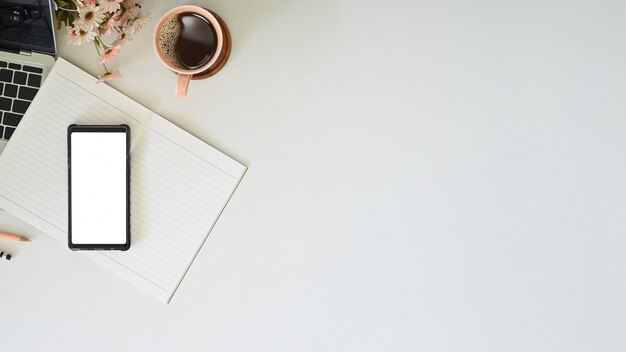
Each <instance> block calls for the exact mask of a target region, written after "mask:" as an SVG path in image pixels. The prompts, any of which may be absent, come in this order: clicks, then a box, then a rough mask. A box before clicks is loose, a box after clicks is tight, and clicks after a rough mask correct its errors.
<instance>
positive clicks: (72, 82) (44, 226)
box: [0, 58, 246, 302]
mask: <svg viewBox="0 0 626 352" xmlns="http://www.w3.org/2000/svg"><path fill="white" fill-rule="evenodd" d="M95 82H96V79H95V78H93V77H92V76H90V75H89V74H87V73H86V72H84V71H82V70H80V69H79V68H77V67H76V66H74V65H72V64H70V63H69V62H67V61H65V60H63V59H61V58H59V59H58V60H57V62H56V64H55V65H54V68H53V69H52V71H51V72H50V74H49V76H48V78H47V79H46V81H45V82H44V84H43V86H42V88H41V90H40V91H39V93H37V96H36V97H35V100H34V101H33V103H32V105H31V106H30V108H29V109H28V112H27V113H26V115H25V116H24V117H23V119H22V121H21V122H20V125H19V127H18V128H17V130H16V131H15V133H14V134H13V136H12V137H11V140H10V141H9V143H8V144H7V146H6V148H5V149H4V151H3V152H2V153H1V154H0V208H2V209H4V210H6V211H8V212H9V213H11V214H13V215H15V216H17V217H19V218H21V219H22V220H24V221H26V222H27V223H30V224H31V225H33V226H35V227H37V228H38V229H40V230H41V231H43V232H45V233H48V234H49V235H51V236H52V237H54V238H56V239H58V240H59V241H61V242H63V245H66V244H67V211H68V209H67V208H68V205H67V126H68V125H70V124H72V123H76V124H120V123H125V124H128V125H129V126H130V128H131V229H132V232H131V248H130V249H129V250H128V251H127V252H115V251H111V252H104V251H103V252H97V251H96V252H91V251H90V252H82V253H83V254H84V255H86V256H88V257H89V258H91V259H92V260H94V261H96V262H98V263H99V264H101V265H103V266H104V267H106V268H108V269H110V270H112V271H113V272H115V273H117V274H119V275H120V276H122V277H124V278H126V279H128V280H129V281H131V282H133V283H134V284H136V285H138V286H140V287H141V288H143V289H144V290H146V291H148V292H149V293H151V294H152V295H154V296H155V297H157V298H158V299H160V300H162V301H165V302H169V301H170V299H171V298H172V295H173V294H174V292H175V291H176V288H177V287H178V285H179V284H180V282H181V280H182V278H183V276H184V275H185V273H186V272H187V269H188V268H189V266H190V265H191V263H192V262H193V260H194V258H195V256H196V254H197V253H198V251H199V250H200V248H201V246H202V244H203V243H204V241H205V240H206V238H207V236H208V233H209V231H211V229H212V227H213V225H214V224H215V222H216V221H217V218H218V217H219V215H220V214H221V212H222V210H223V209H224V207H225V206H226V203H227V202H228V200H229V199H230V197H231V195H232V194H233V192H234V191H235V188H236V187H237V185H238V184H239V181H240V180H241V178H242V177H243V174H244V173H245V171H246V167H245V166H243V165H241V164H240V163H238V162H236V161H235V160H233V159H231V158H230V157H228V156H226V155H224V154H223V153H221V152H220V151H218V150H216V149H215V148H213V147H211V146H210V145H208V144H206V143H204V142H202V141H201V140H199V139H197V138H196V137H194V136H192V135H191V134H189V133H187V132H185V131H183V130H182V129H180V128H178V127H177V126H175V125H173V124H171V123H170V122H168V121H167V120H165V119H164V118H162V117H161V116H159V115H157V114H155V113H153V112H152V111H150V110H148V109H147V108H145V107H143V106H141V105H140V104H138V103H136V102H135V101H133V100H132V99H130V98H128V97H126V96H124V95H123V94H121V93H119V92H118V91H116V90H115V89H113V88H111V87H109V86H107V85H105V84H96V83H95ZM68 251H69V249H68Z"/></svg>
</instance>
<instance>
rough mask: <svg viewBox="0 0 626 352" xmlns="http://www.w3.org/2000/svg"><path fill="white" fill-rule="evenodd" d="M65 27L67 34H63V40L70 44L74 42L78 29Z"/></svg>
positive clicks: (74, 43)
mask: <svg viewBox="0 0 626 352" xmlns="http://www.w3.org/2000/svg"><path fill="white" fill-rule="evenodd" d="M65 28H66V29H67V34H66V35H65V42H66V43H68V44H71V45H77V44H76V38H77V37H78V33H77V32H78V30H77V29H76V28H75V27H65Z"/></svg>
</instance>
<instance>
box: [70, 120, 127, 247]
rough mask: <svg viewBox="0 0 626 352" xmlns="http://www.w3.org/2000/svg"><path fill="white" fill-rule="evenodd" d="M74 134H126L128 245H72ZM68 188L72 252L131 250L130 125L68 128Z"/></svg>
mask: <svg viewBox="0 0 626 352" xmlns="http://www.w3.org/2000/svg"><path fill="white" fill-rule="evenodd" d="M73 132H124V133H125V134H126V243H123V244H114V245H112V244H98V243H93V244H74V243H72V169H71V165H72V163H71V160H72V142H71V138H70V137H71V134H72V133H73ZM67 176H68V177H67V187H68V231H67V234H68V236H67V245H68V247H69V248H70V249H71V250H121V251H126V250H128V249H129V248H130V127H128V125H124V124H122V125H76V124H72V125H69V126H68V127H67Z"/></svg>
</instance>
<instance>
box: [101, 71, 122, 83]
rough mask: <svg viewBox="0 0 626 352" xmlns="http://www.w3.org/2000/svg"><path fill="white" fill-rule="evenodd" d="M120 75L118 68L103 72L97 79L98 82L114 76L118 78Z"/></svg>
mask: <svg viewBox="0 0 626 352" xmlns="http://www.w3.org/2000/svg"><path fill="white" fill-rule="evenodd" d="M120 77H122V74H121V73H120V71H118V70H111V72H107V73H105V74H103V75H102V76H99V77H98V78H99V80H98V83H100V82H104V81H110V80H113V79H116V78H120Z"/></svg>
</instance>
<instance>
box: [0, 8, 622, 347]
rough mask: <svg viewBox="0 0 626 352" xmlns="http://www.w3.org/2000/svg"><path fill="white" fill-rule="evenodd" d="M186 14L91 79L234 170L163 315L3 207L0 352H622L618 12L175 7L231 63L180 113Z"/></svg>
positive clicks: (69, 51) (77, 57)
mask: <svg viewBox="0 0 626 352" xmlns="http://www.w3.org/2000/svg"><path fill="white" fill-rule="evenodd" d="M184 3H185V2H183V1H168V2H165V1H163V2H157V1H146V2H145V4H144V5H145V9H147V10H149V11H151V12H152V13H153V16H154V19H153V21H152V22H151V24H150V26H148V28H147V29H145V30H144V31H143V32H142V33H141V34H140V36H139V37H138V38H137V39H136V40H135V41H134V42H132V43H131V44H130V45H128V46H127V47H126V48H124V50H123V52H122V56H121V60H118V61H117V62H118V63H121V67H120V68H121V70H122V73H123V75H124V78H123V79H122V80H119V81H117V82H115V83H113V86H115V87H116V88H118V89H119V90H121V91H122V92H124V93H126V94H128V95H129V96H131V97H133V98H134V99H136V100H138V101H139V102H141V103H142V104H144V105H146V106H147V107H148V108H150V109H153V110H155V111H157V112H158V113H160V114H162V115H163V116H165V117H167V118H169V119H171V120H172V121H173V122H175V123H176V124H178V125H179V126H181V127H183V128H185V129H186V130H188V131H190V132H192V133H193V134H195V135H197V136H198V137H200V138H202V139H203V140H205V141H207V142H209V143H211V144H212V145H214V146H216V147H217V148H219V149H221V150H222V151H224V152H226V153H227V154H229V155H231V156H233V157H234V158H236V159H237V160H239V161H241V162H243V163H244V164H246V165H248V166H249V171H248V173H247V174H246V176H245V178H244V180H243V182H242V184H241V186H240V187H239V189H238V190H237V192H236V193H235V196H234V198H233V199H232V201H231V203H230V204H229V206H228V207H227V208H226V211H225V212H224V214H223V215H222V217H221V219H220V220H219V222H218V223H217V225H216V227H215V228H214V230H213V232H212V233H211V235H210V236H209V239H208V240H207V242H206V244H205V246H204V248H203V249H202V251H201V252H200V254H199V255H198V257H197V259H196V261H195V263H194V264H193V266H192V267H191V270H190V271H189V273H188V275H187V277H186V278H185V279H184V281H183V283H182V285H181V287H180V289H179V290H178V292H177V293H176V295H175V296H174V299H173V301H172V303H171V304H169V305H166V304H163V303H161V302H159V301H157V300H155V299H153V298H152V297H151V296H148V295H147V294H146V293H144V292H143V291H141V290H139V289H138V288H136V287H134V286H133V285H131V284H129V283H127V282H125V281H123V280H122V279H120V278H118V277H117V276H115V275H113V274H112V273H110V272H108V271H107V270H105V269H102V268H100V267H99V266H97V265H96V264H93V263H92V262H90V261H89V260H87V259H85V258H83V257H82V256H81V255H80V254H76V253H71V252H70V251H69V250H68V249H67V248H66V247H65V245H63V244H61V243H58V242H56V241H55V240H53V239H51V238H49V237H48V236H46V235H45V234H43V233H40V232H38V231H36V230H34V229H33V228H32V227H30V226H28V225H26V224H23V223H21V222H19V221H16V220H15V219H12V218H11V217H10V216H9V215H7V214H2V215H1V216H0V224H2V229H4V230H7V231H15V232H22V233H24V234H25V235H27V236H29V237H31V238H32V239H33V240H34V241H33V243H31V244H19V243H10V242H7V241H1V242H0V246H1V248H2V249H5V250H8V251H11V252H13V254H14V260H13V261H11V262H9V263H0V279H1V281H0V282H1V286H2V287H1V288H0V315H1V316H2V318H1V319H0V335H1V337H0V344H1V345H2V348H3V350H7V351H43V350H53V351H88V350H89V351H111V350H115V351H242V352H249V351H286V352H287V351H289V352H293V351H299V352H300V351H312V352H313V351H314V352H320V351H342V352H343V351H455V352H456V351H480V352H485V351H494V352H495V351H498V352H500V351H535V352H536V351H551V352H552V351H624V350H625V349H626V338H624V331H623V330H624V326H625V324H626V314H625V313H624V312H625V311H626V300H625V299H624V297H626V255H625V254H624V253H626V236H624V231H625V229H626V217H625V216H624V213H625V212H626V181H625V180H626V162H625V161H624V160H625V159H624V156H623V153H624V151H625V150H626V138H625V133H626V118H625V116H626V103H625V101H626V100H625V99H624V94H625V92H626V40H625V38H624V34H625V33H626V20H625V18H626V3H625V2H623V1H601V0H600V1H575V2H572V1H552V2H550V1H495V0H493V1H491V0H485V1H474V2H465V1H447V0H444V1H430V0H427V1H408V0H407V1H390V2H373V1H357V0H345V1H335V0H315V1H302V0H299V1H284V0H270V1H241V0H234V1H233V0H230V1H204V2H200V1H197V2H195V3H196V4H204V5H205V6H206V7H208V8H211V9H213V10H215V11H216V12H217V13H219V14H220V15H222V16H223V18H224V19H225V20H226V22H227V23H228V25H229V26H230V29H231V31H232V36H233V43H234V46H233V51H232V56H231V58H230V61H229V62H228V64H227V65H226V67H225V69H224V70H223V71H222V72H220V73H219V74H218V75H217V76H215V77H214V78H211V79H209V80H205V81H201V82H193V83H192V84H191V87H190V94H189V96H188V97H187V98H186V99H183V100H181V99H176V98H175V97H174V95H173V86H174V76H173V75H172V74H171V73H169V72H168V71H166V70H165V69H164V68H163V67H161V66H160V64H159V63H158V61H157V59H156V57H155V56H154V54H153V51H152V44H151V38H152V37H151V36H152V33H151V32H152V30H153V28H154V24H155V23H156V20H157V19H158V18H159V17H160V15H161V14H163V13H164V12H165V11H166V10H167V9H168V8H171V7H173V6H175V5H177V4H184ZM61 42H62V41H61ZM60 47H61V48H60V54H61V55H62V56H63V57H65V58H67V59H68V60H70V61H72V62H74V63H75V64H77V65H79V66H80V67H82V68H84V69H86V70H87V71H89V72H91V73H92V74H98V73H100V68H99V67H98V65H97V64H96V62H95V54H94V52H93V51H94V50H93V48H92V47H91V46H85V47H83V48H74V47H71V48H70V47H68V46H67V45H65V44H63V43H61V45H60ZM67 98H68V99H72V97H69V96H68V97H67Z"/></svg>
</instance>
